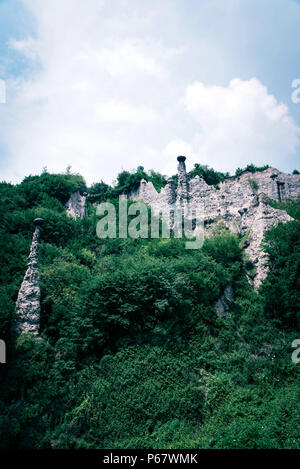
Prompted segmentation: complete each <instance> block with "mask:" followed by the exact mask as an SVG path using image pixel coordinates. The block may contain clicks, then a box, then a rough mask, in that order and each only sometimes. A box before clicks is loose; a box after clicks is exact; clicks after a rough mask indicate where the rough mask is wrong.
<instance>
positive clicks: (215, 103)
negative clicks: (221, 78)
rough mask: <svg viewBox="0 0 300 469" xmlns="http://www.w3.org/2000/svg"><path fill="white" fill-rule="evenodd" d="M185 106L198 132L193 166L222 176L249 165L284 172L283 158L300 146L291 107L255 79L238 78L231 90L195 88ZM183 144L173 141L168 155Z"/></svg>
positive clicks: (194, 139) (193, 144) (190, 88)
mask: <svg viewBox="0 0 300 469" xmlns="http://www.w3.org/2000/svg"><path fill="white" fill-rule="evenodd" d="M182 104H183V106H184V108H185V110H186V111H187V113H188V114H189V115H190V116H191V117H192V118H193V119H194V120H195V121H196V122H197V126H198V130H197V131H196V132H195V133H194V135H193V136H192V139H191V142H189V143H186V145H187V151H189V153H190V155H191V156H192V160H193V162H196V161H197V162H203V163H204V164H208V165H210V166H214V167H217V168H220V169H222V170H223V171H228V170H234V169H235V168H237V167H238V166H243V165H245V163H246V162H248V163H250V162H253V163H255V164H257V165H263V164H267V163H271V164H273V165H276V164H277V165H279V166H280V164H281V163H282V158H283V157H284V155H288V154H291V153H294V152H295V151H296V148H297V146H298V145H299V137H300V128H299V127H298V126H297V125H296V124H295V122H294V121H293V119H292V118H291V116H290V115H289V112H288V108H287V106H286V105H285V104H283V103H278V102H277V100H276V99H275V97H274V96H272V95H271V94H269V93H268V90H267V88H266V87H265V86H264V85H263V84H262V83H261V82H260V81H259V80H257V79H256V78H252V79H250V80H244V81H243V80H241V79H239V78H235V79H233V80H231V81H230V83H229V85H228V86H227V87H226V86H215V85H204V84H203V83H200V82H195V83H193V84H192V85H189V86H188V87H187V88H186V91H185V95H184V97H183V99H182ZM182 144H183V142H180V144H179V145H178V146H177V144H176V140H175V141H172V142H170V143H169V144H168V146H167V147H166V150H167V149H168V148H172V150H173V149H176V148H178V149H179V148H180V147H181V146H182ZM189 146H190V148H189Z"/></svg>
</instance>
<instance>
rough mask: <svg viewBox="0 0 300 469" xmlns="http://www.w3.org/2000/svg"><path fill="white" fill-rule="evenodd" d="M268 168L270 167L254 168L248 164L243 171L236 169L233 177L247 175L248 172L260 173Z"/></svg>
mask: <svg viewBox="0 0 300 469" xmlns="http://www.w3.org/2000/svg"><path fill="white" fill-rule="evenodd" d="M269 167H270V166H269V165H268V164H266V165H264V166H255V165H254V164H253V163H251V164H248V165H247V166H246V168H244V169H241V168H237V170H236V172H235V177H240V176H241V175H242V174H244V173H247V172H250V173H255V172H262V171H265V170H266V169H268V168H269Z"/></svg>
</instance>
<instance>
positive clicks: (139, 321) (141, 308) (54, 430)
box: [0, 165, 300, 449]
mask: <svg viewBox="0 0 300 469" xmlns="http://www.w3.org/2000/svg"><path fill="white" fill-rule="evenodd" d="M248 170H249V169H248ZM193 171H194V173H193V174H192V175H191V173H192V172H191V173H190V176H191V177H193V175H196V174H199V175H201V176H203V177H204V178H206V179H205V180H206V181H207V182H208V183H209V184H218V183H219V182H221V181H222V180H224V178H225V177H227V175H226V174H222V173H216V172H214V171H213V170H210V169H208V168H205V167H202V166H200V165H196V166H195V168H194V170H193ZM195 171H196V173H195ZM250 171H251V169H250ZM141 178H145V179H146V180H148V181H151V182H152V183H153V184H154V186H155V187H156V189H157V190H159V189H160V188H161V187H162V186H163V185H164V183H165V178H164V176H162V175H160V174H159V173H155V172H154V171H150V172H147V173H146V172H145V171H144V168H142V167H139V168H138V169H137V171H135V172H132V173H130V172H126V171H123V172H122V173H120V174H119V176H118V181H117V183H116V184H115V186H114V187H110V186H108V185H106V184H105V183H104V182H100V183H96V184H93V185H92V186H91V188H90V189H89V194H90V195H89V198H88V200H89V202H94V201H101V200H106V199H110V200H112V201H113V203H114V204H116V207H117V202H116V200H115V199H116V197H117V196H118V195H119V194H121V193H128V192H130V191H131V190H133V189H134V188H137V187H138V184H139V183H140V179H141ZM75 189H76V190H77V189H79V190H80V191H83V190H86V187H85V184H84V181H83V180H82V178H81V177H80V176H77V175H72V174H71V172H70V170H69V171H68V173H67V174H64V175H50V174H48V173H47V170H46V169H45V171H44V172H43V173H42V175H41V176H34V177H33V176H30V177H28V178H26V179H25V180H24V181H23V182H22V183H21V184H19V185H16V186H13V185H11V184H7V183H1V184H0V197H1V205H0V214H1V226H0V234H1V236H0V279H1V287H0V338H1V339H5V340H6V343H7V349H8V363H7V365H5V366H1V367H0V435H1V439H0V446H1V447H3V448H12V449H16V448H86V449H88V448H110V449H113V448H154V449H155V448H170V449H175V448H190V449H191V448H297V447H299V415H300V412H299V397H300V396H299V381H298V380H299V375H297V371H298V370H297V366H299V365H295V364H294V363H293V362H292V360H291V353H292V348H291V344H292V341H293V340H294V339H295V338H299V319H300V318H299V311H300V298H299V291H300V284H299V277H300V276H299V270H300V261H299V259H300V255H299V250H300V239H299V233H300V230H299V228H300V226H299V223H300V221H299V214H300V212H299V205H300V204H299V201H298V202H297V201H294V202H291V201H288V202H285V203H284V204H283V203H281V204H280V206H279V205H278V204H277V206H276V208H281V209H286V210H287V211H288V212H289V213H290V214H291V215H292V216H293V217H294V218H296V219H298V220H295V221H292V222H289V223H287V224H285V225H278V226H277V227H275V228H273V229H272V230H270V231H269V232H268V233H267V234H266V237H265V249H266V252H267V254H268V259H266V262H268V265H269V267H270V272H269V275H268V277H267V279H266V280H265V282H264V284H263V285H262V287H261V289H260V291H259V292H255V291H253V290H252V288H251V287H250V285H249V283H248V280H247V276H246V274H247V273H249V269H250V268H251V263H250V262H249V260H247V258H246V257H245V256H244V255H243V251H242V249H241V246H242V245H243V242H244V240H243V239H240V238H239V237H238V236H236V235H233V234H231V233H229V231H228V230H226V229H224V226H222V225H221V224H220V225H219V226H218V227H217V228H216V229H215V230H214V232H213V233H212V237H211V238H209V239H206V240H205V243H204V245H203V248H202V249H201V250H195V251H194V250H187V249H185V242H184V240H181V239H175V238H170V239H136V240H134V239H98V238H97V237H96V232H95V231H96V223H97V217H96V213H95V207H93V206H92V205H91V204H90V205H89V216H88V217H87V218H85V219H80V220H73V219H71V218H69V217H67V216H66V214H65V210H64V203H65V201H66V200H67V198H68V197H69V195H70V193H71V192H72V191H73V190H75ZM274 204H275V202H274ZM117 213H118V211H117ZM36 217H43V218H45V220H46V222H45V224H44V226H43V227H42V231H41V245H40V283H41V334H40V336H39V337H38V338H33V337H30V336H28V335H26V334H25V335H22V336H20V337H18V338H16V337H13V336H12V335H11V334H10V329H11V325H12V319H13V315H14V307H15V301H16V297H17V293H18V289H19V287H20V284H21V282H22V279H23V276H24V272H25V269H26V259H27V256H28V252H29V247H30V243H31V238H32V231H33V225H32V221H33V219H34V218H36ZM247 269H248V271H247ZM228 285H230V286H231V287H232V289H233V291H234V301H232V302H231V303H230V305H229V314H228V315H227V316H226V317H223V318H219V317H217V315H216V313H215V310H214V304H215V302H216V301H217V300H218V299H219V298H220V296H221V295H222V294H223V292H224V289H225V288H226V287H227V286H228Z"/></svg>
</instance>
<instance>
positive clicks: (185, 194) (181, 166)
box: [177, 156, 189, 203]
mask: <svg viewBox="0 0 300 469" xmlns="http://www.w3.org/2000/svg"><path fill="white" fill-rule="evenodd" d="M185 160H186V157H185V156H178V157H177V161H178V167H177V169H178V188H177V201H178V202H180V203H184V202H186V201H187V200H188V198H189V183H188V177H187V174H186V167H185Z"/></svg>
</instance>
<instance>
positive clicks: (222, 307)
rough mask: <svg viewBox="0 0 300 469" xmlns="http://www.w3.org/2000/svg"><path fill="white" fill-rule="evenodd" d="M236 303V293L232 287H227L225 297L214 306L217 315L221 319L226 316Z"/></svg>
mask: <svg viewBox="0 0 300 469" xmlns="http://www.w3.org/2000/svg"><path fill="white" fill-rule="evenodd" d="M233 301H234V292H233V288H232V286H231V285H227V287H226V288H225V290H224V293H223V295H222V296H221V298H219V299H218V301H217V302H216V303H215V305H214V309H215V311H216V313H217V316H219V318H222V317H224V316H226V315H227V314H228V313H229V307H230V303H232V302H233Z"/></svg>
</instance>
